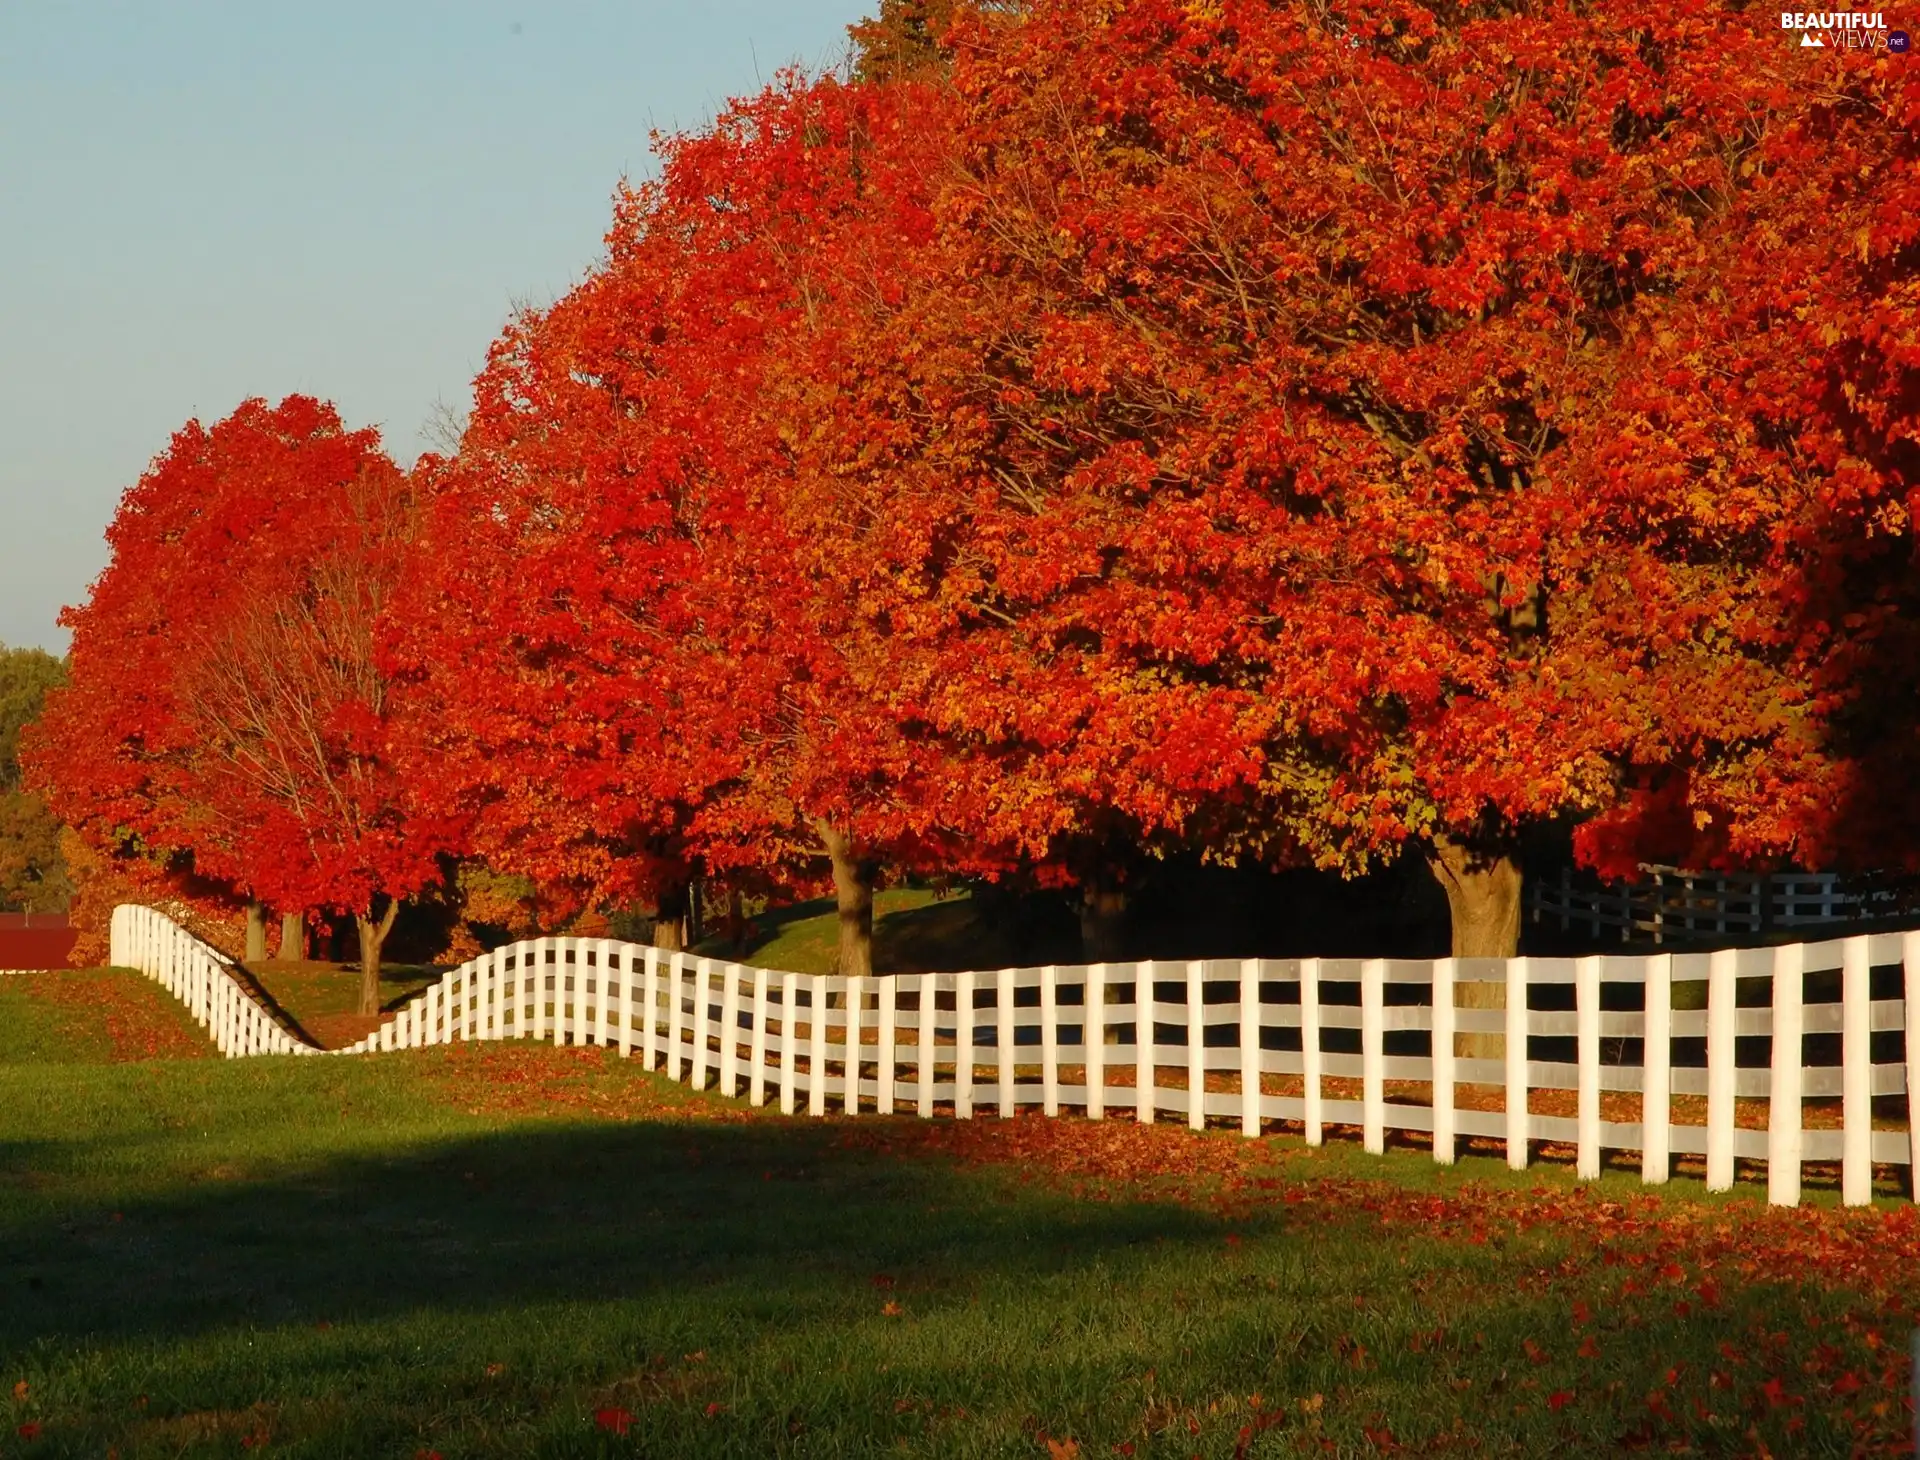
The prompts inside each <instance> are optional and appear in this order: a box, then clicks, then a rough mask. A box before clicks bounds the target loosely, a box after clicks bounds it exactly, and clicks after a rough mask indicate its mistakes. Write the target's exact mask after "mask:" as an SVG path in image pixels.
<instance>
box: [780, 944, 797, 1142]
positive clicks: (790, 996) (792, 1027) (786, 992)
mask: <svg viewBox="0 0 1920 1460" xmlns="http://www.w3.org/2000/svg"><path fill="white" fill-rule="evenodd" d="M799 1007H800V975H799V974H797V973H783V974H781V975H780V1113H781V1114H782V1115H792V1114H793V1109H794V1098H793V1092H794V1086H795V1084H796V1083H797V1073H796V1069H795V1063H794V1062H795V1061H796V1060H797V1059H798V1058H799V1054H800V1035H799V1030H798V1027H797V1022H798V1021H796V1020H795V1019H794V1017H793V1011H794V1010H795V1009H797V1008H799Z"/></svg>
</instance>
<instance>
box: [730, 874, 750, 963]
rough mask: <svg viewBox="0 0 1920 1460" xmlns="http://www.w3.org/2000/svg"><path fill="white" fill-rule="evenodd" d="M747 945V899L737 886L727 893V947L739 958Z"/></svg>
mask: <svg viewBox="0 0 1920 1460" xmlns="http://www.w3.org/2000/svg"><path fill="white" fill-rule="evenodd" d="M746 946H747V909H746V900H745V899H744V898H742V897H741V896H740V889H739V888H737V887H735V888H732V889H730V890H729V891H728V893H727V948H728V950H729V951H730V952H731V953H732V954H733V956H734V957H735V958H738V957H739V956H740V955H741V953H742V952H744V951H745V950H746Z"/></svg>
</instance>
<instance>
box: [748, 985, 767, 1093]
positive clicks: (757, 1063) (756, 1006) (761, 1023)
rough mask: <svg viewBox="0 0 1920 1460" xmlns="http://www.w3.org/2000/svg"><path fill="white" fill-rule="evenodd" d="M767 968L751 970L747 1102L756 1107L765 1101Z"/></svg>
mask: <svg viewBox="0 0 1920 1460" xmlns="http://www.w3.org/2000/svg"><path fill="white" fill-rule="evenodd" d="M768 977H769V975H768V973H767V970H766V969H764V968H756V969H754V971H753V1015H752V1018H753V1044H752V1050H751V1053H750V1055H749V1058H750V1059H751V1060H752V1068H751V1069H750V1071H749V1074H748V1081H747V1102H748V1104H750V1105H753V1106H755V1107H756V1108H757V1107H759V1106H762V1105H765V1104H766V1103H767V1023H768V1020H769V1018H770V1011H769V1009H768V1007H767V997H768V994H767V980H768Z"/></svg>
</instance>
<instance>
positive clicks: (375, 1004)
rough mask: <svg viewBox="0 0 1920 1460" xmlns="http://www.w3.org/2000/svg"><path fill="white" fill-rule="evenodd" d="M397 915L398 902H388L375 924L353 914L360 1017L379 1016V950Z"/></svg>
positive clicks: (393, 899) (390, 899) (394, 899)
mask: <svg viewBox="0 0 1920 1460" xmlns="http://www.w3.org/2000/svg"><path fill="white" fill-rule="evenodd" d="M399 912H400V899H399V898H397V897H390V898H388V899H387V910H386V911H385V912H384V913H382V914H381V915H380V921H379V922H377V923H376V922H375V921H374V920H373V919H372V918H370V917H368V916H366V915H365V914H364V913H356V914H354V919H353V922H354V926H355V927H357V928H358V929H359V930H360V1009H359V1012H360V1013H362V1014H378V1013H379V1012H380V949H381V946H382V945H383V944H385V942H386V941H387V934H388V933H390V932H392V931H393V920H394V918H395V917H396V916H397V915H398V914H399Z"/></svg>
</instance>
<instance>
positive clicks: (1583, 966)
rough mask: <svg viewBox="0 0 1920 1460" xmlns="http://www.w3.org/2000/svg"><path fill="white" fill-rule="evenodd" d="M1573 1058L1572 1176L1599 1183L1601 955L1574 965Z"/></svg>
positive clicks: (1579, 961)
mask: <svg viewBox="0 0 1920 1460" xmlns="http://www.w3.org/2000/svg"><path fill="white" fill-rule="evenodd" d="M1573 1004H1574V1009H1575V1011H1576V1012H1575V1014H1574V1036H1575V1038H1574V1042H1575V1046H1576V1055H1575V1058H1576V1059H1577V1061H1578V1067H1579V1075H1578V1077H1577V1078H1578V1082H1579V1087H1580V1089H1579V1095H1578V1098H1577V1105H1578V1109H1577V1115H1578V1122H1579V1128H1580V1141H1579V1145H1578V1147H1577V1148H1576V1151H1575V1157H1574V1174H1575V1175H1576V1176H1578V1177H1579V1178H1580V1179H1581V1180H1582V1181H1598V1180H1599V1179H1600V955H1599V954H1597V953H1594V954H1590V955H1588V956H1587V957H1585V958H1581V959H1579V960H1577V961H1576V962H1575V963H1574V965H1573Z"/></svg>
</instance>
